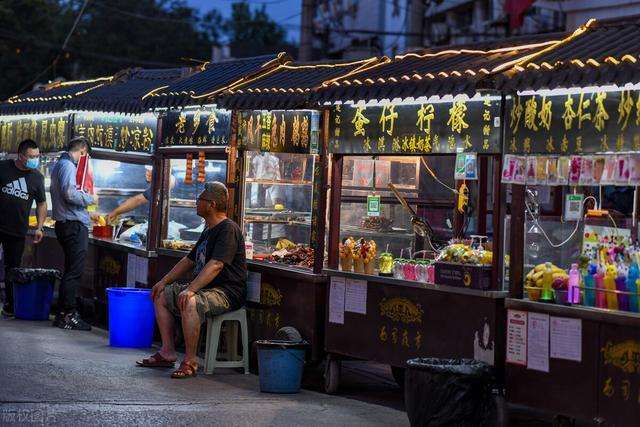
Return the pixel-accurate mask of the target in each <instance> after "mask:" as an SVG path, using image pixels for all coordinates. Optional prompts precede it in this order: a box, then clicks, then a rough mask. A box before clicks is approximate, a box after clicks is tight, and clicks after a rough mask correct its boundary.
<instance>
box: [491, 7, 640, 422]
mask: <svg viewBox="0 0 640 427" xmlns="http://www.w3.org/2000/svg"><path fill="white" fill-rule="evenodd" d="M639 25H640V21H639V20H638V19H631V20H625V21H602V22H596V21H590V22H589V23H587V24H586V25H584V26H583V27H581V28H580V29H578V30H577V31H576V33H575V34H573V35H572V36H571V37H569V38H567V39H566V40H564V41H563V42H562V43H560V44H558V46H557V47H554V48H552V49H550V50H548V51H547V52H544V53H543V54H541V55H540V56H538V57H534V58H533V59H530V60H529V61H527V62H526V63H523V64H521V66H520V67H518V68H516V69H515V70H512V71H509V72H508V73H505V75H504V76H502V78H501V79H500V80H499V82H498V83H499V85H500V87H501V88H503V89H504V90H505V91H508V92H510V93H511V95H510V96H509V97H508V98H507V106H506V108H507V112H508V114H507V120H508V123H507V136H506V140H505V153H507V154H505V157H504V161H503V165H504V166H503V172H502V182H504V183H505V184H508V185H509V186H510V187H511V188H510V190H511V191H510V192H511V205H510V215H509V216H508V217H507V218H505V224H504V230H505V231H504V233H505V235H506V236H510V238H509V239H508V246H507V248H505V253H508V254H509V255H510V264H509V270H508V280H509V281H510V287H511V291H512V292H511V298H508V299H507V300H506V307H507V313H506V322H507V324H506V329H505V335H504V338H503V339H504V340H505V341H506V359H505V360H506V385H507V399H508V401H509V402H511V403H514V404H520V405H526V406H530V407H535V408H537V409H541V410H545V411H549V412H551V413H555V414H560V415H564V416H566V417H574V418H577V419H578V420H581V421H584V422H592V421H593V420H599V423H601V424H603V425H616V426H632V425H633V426H635V425H637V424H638V417H639V416H640V383H639V382H638V378H639V377H638V375H639V374H640V309H639V305H638V300H639V298H640V294H639V293H638V288H639V285H640V280H638V279H639V278H640V273H639V265H640V259H639V258H638V255H639V248H638V224H637V221H638V185H640V120H638V119H639V118H640V86H639V85H638V83H639V82H640V68H638V65H637V62H638V59H640V58H639V52H638V26H639ZM630 35H633V36H631V37H628V36H630ZM583 52H587V54H588V57H586V56H583V55H582V53H583ZM618 53H620V54H618ZM587 54H585V55H587ZM551 64H554V65H551Z"/></svg>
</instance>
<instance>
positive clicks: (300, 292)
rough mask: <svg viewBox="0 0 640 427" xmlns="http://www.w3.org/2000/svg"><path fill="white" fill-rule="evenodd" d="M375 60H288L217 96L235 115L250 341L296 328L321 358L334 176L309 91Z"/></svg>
mask: <svg viewBox="0 0 640 427" xmlns="http://www.w3.org/2000/svg"><path fill="white" fill-rule="evenodd" d="M378 63H379V60H378V59H376V58H372V59H366V60H360V61H337V62H326V63H295V62H290V61H286V62H284V63H283V64H281V65H279V66H277V67H276V68H275V69H274V70H271V71H270V72H265V73H264V74H263V75H262V76H259V77H257V78H255V79H252V80H250V81H248V82H245V83H242V84H239V85H236V86H233V87H232V88H230V89H229V90H228V91H227V92H226V93H225V94H224V96H223V97H221V99H220V102H221V103H223V104H224V105H227V106H228V107H229V108H233V109H234V110H235V111H237V115H238V127H237V140H238V141H237V143H238V150H239V161H240V167H239V168H238V170H239V171H241V172H240V176H238V183H239V185H240V187H239V188H240V192H239V197H238V198H237V203H238V208H239V212H240V220H241V223H242V227H243V230H244V232H245V239H246V241H247V245H248V248H249V249H248V255H249V256H248V258H250V259H249V260H248V265H249V283H248V303H247V307H248V311H249V324H250V327H249V330H250V334H251V340H259V339H273V338H274V337H275V336H276V332H277V331H278V330H279V329H281V328H283V327H293V328H295V329H296V330H297V331H298V332H299V334H300V335H301V337H302V338H303V339H305V340H306V341H307V342H308V343H309V344H310V347H309V351H308V352H307V359H308V361H309V362H310V363H318V362H320V361H322V360H323V359H324V317H325V301H326V283H327V279H326V276H325V275H324V274H323V273H322V269H323V266H324V262H325V256H324V255H325V235H326V232H325V216H326V215H325V212H326V202H327V198H326V188H327V174H328V165H327V156H326V147H327V145H326V142H327V140H326V138H327V137H328V111H321V110H318V109H317V104H316V103H314V102H313V101H311V99H310V98H311V96H310V95H311V92H312V90H313V89H315V88H317V87H319V86H320V85H321V84H322V83H323V82H325V81H329V80H331V79H334V78H338V77H341V76H345V75H348V74H349V73H352V72H354V71H357V70H361V69H366V68H369V67H372V66H375V65H376V64H378ZM310 107H311V108H310ZM314 107H315V108H314ZM292 333H293V331H291V330H290V329H287V334H292ZM285 335H286V334H285Z"/></svg>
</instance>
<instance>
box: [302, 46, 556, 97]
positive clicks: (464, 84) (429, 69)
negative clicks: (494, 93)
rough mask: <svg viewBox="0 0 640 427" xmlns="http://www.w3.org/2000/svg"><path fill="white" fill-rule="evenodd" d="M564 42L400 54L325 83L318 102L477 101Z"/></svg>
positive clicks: (454, 48) (440, 49)
mask: <svg viewBox="0 0 640 427" xmlns="http://www.w3.org/2000/svg"><path fill="white" fill-rule="evenodd" d="M561 39H562V35H558V34H549V35H538V36H528V37H518V38H513V39H507V40H503V41H500V42H485V43H482V44H473V45H466V46H455V47H442V48H433V49H429V50H426V51H422V52H412V53H407V54H403V55H397V56H396V57H394V58H393V60H390V61H386V62H384V63H382V64H380V65H379V66H376V67H371V68H370V69H367V70H363V71H361V72H358V73H353V74H352V75H350V76H347V77H344V78H337V79H332V80H330V81H325V82H324V83H323V84H322V88H321V89H320V90H319V91H317V93H316V94H315V95H314V97H315V100H316V101H317V102H319V103H326V102H335V101H356V102H357V101H368V100H372V99H376V100H382V99H394V98H408V97H418V96H426V97H430V96H444V95H456V94H463V93H466V94H468V95H470V96H472V95H473V94H475V93H476V91H477V90H478V89H479V88H482V87H483V86H482V85H483V84H484V86H485V87H489V86H490V85H489V79H488V77H491V76H493V75H495V74H496V73H499V72H500V71H502V70H504V69H507V68H510V67H512V66H513V65H514V64H516V63H518V61H522V60H523V59H525V58H527V57H528V56H530V55H533V54H535V53H537V52H539V51H541V50H543V49H545V48H548V47H549V46H553V45H554V44H556V43H557V42H558V41H559V40H561Z"/></svg>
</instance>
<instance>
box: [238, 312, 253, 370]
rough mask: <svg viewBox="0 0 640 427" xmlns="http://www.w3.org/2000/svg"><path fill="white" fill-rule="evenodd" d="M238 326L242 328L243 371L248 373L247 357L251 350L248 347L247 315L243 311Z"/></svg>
mask: <svg viewBox="0 0 640 427" xmlns="http://www.w3.org/2000/svg"><path fill="white" fill-rule="evenodd" d="M240 327H241V328H242V362H243V368H244V373H245V374H248V373H249V357H250V354H251V350H250V349H249V331H248V328H247V315H246V313H245V315H244V316H242V319H241V320H240Z"/></svg>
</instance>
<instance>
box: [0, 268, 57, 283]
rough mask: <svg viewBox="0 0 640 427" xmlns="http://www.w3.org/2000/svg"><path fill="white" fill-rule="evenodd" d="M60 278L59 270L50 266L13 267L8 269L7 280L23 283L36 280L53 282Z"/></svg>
mask: <svg viewBox="0 0 640 427" xmlns="http://www.w3.org/2000/svg"><path fill="white" fill-rule="evenodd" d="M60 278H62V275H61V274H60V272H59V271H58V270H55V269H51V268H13V269H11V271H9V277H8V281H10V282H11V283H14V284H25V283H31V282H34V281H36V280H49V281H51V282H54V281H55V280H56V279H60Z"/></svg>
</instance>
